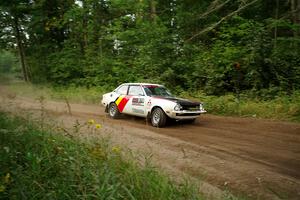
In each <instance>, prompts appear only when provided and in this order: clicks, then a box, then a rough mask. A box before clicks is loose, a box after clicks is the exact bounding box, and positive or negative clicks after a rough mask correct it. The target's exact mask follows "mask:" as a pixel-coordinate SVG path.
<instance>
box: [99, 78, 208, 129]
mask: <svg viewBox="0 0 300 200" xmlns="http://www.w3.org/2000/svg"><path fill="white" fill-rule="evenodd" d="M102 104H103V105H104V106H105V112H108V113H109V115H110V117H112V118H118V117H119V115H120V114H121V113H124V114H129V115H135V116H140V117H147V118H148V119H150V120H151V123H152V125H153V126H155V127H163V126H164V125H165V124H166V121H167V118H168V117H169V118H171V119H175V120H190V121H193V120H195V119H196V118H197V117H198V116H199V115H200V114H202V113H205V112H206V111H205V110H204V108H203V105H202V103H199V102H193V101H189V100H186V99H181V98H176V97H174V96H172V95H171V93H170V92H169V91H168V90H167V89H166V88H165V87H164V86H162V85H158V84H151V83H124V84H122V85H120V86H119V87H117V88H116V89H115V90H114V91H113V92H110V93H106V94H104V95H103V98H102Z"/></svg>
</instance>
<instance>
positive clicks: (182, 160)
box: [0, 90, 300, 199]
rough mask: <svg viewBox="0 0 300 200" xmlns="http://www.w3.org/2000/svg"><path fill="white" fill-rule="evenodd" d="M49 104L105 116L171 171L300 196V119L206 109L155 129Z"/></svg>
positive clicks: (81, 115) (60, 110)
mask: <svg viewBox="0 0 300 200" xmlns="http://www.w3.org/2000/svg"><path fill="white" fill-rule="evenodd" d="M0 94H2V100H1V99H0V100H1V102H2V103H1V104H2V107H3V105H8V104H9V105H10V106H11V107H15V108H17V109H25V110H28V111H32V112H35V111H36V112H37V111H38V110H39V109H40V108H41V105H40V103H39V102H38V101H37V100H34V99H30V98H24V97H12V98H7V96H9V95H7V94H5V93H4V92H3V91H2V92H1V90H0ZM4 94H5V95H4ZM0 96H1V95H0ZM44 106H45V109H46V110H47V111H48V113H49V115H52V116H54V118H55V120H60V121H63V122H64V123H65V124H69V126H72V124H73V123H74V121H75V120H78V119H79V120H82V121H86V120H87V119H89V118H95V119H97V120H100V121H101V123H102V124H103V127H104V131H106V132H107V131H108V132H109V133H110V135H111V137H112V139H113V140H115V141H116V142H117V143H121V144H123V145H126V146H128V147H129V148H131V149H133V150H135V151H140V152H148V153H149V152H150V153H151V156H152V157H153V160H154V162H155V163H157V165H159V166H160V167H162V168H163V169H164V170H166V171H167V172H170V174H173V175H176V174H179V173H180V174H188V175H189V176H191V177H194V178H196V179H201V180H202V181H203V182H207V183H209V184H211V185H213V186H217V187H218V188H221V189H222V190H224V189H225V190H226V189H229V190H230V191H233V192H234V193H235V194H241V195H245V196H247V197H249V198H250V199H300V124H296V123H289V122H280V121H269V120H259V119H249V118H235V117H219V116H213V115H209V114H206V115H203V116H201V117H200V118H199V119H198V120H197V121H196V122H195V123H194V124H184V123H172V124H169V125H168V126H167V127H166V128H153V127H151V126H150V125H147V124H146V121H145V120H144V119H140V118H135V117H130V116H125V117H123V118H122V119H119V120H112V119H109V118H108V117H107V115H106V113H105V112H104V108H103V107H101V106H100V105H82V104H71V105H70V106H71V111H72V115H68V114H67V112H68V109H67V106H66V103H64V102H56V101H46V102H45V103H44ZM211 188H212V187H207V185H205V184H203V185H202V191H203V192H204V193H205V192H207V193H214V192H211V191H208V190H211ZM213 190H214V189H213ZM214 191H217V189H216V190H214ZM212 195H215V194H212ZM215 197H216V196H215ZM215 197H212V198H213V199H214V198H215Z"/></svg>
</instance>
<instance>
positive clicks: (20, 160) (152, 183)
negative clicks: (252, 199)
mask: <svg viewBox="0 0 300 200" xmlns="http://www.w3.org/2000/svg"><path fill="white" fill-rule="evenodd" d="M0 127H1V129H0V146H1V149H0V163H1V165H0V178H1V179H0V199H8V198H9V199H20V198H26V199H27V198H28V199H44V198H47V199H78V198H80V199H90V198H91V199H94V198H95V199H155V200H157V199H201V197H199V195H198V192H197V189H196V187H195V186H193V185H190V184H189V183H187V182H185V183H183V184H182V185H181V186H178V185H176V184H174V183H173V182H172V181H171V180H170V179H169V178H168V177H166V176H165V175H162V174H161V173H159V172H158V171H157V170H156V169H155V168H154V167H152V166H151V165H150V164H149V162H146V165H145V166H143V167H142V166H140V165H138V164H137V163H136V162H134V161H132V160H131V159H127V160H126V159H125V158H124V154H123V153H122V150H121V149H120V148H117V147H112V146H111V145H110V144H109V141H108V140H106V139H103V140H100V139H99V141H96V142H95V143H94V144H87V143H82V142H80V141H77V140H71V139H69V138H66V137H64V136H62V135H60V134H53V133H49V132H46V131H42V130H39V129H38V128H37V127H36V126H35V125H34V124H32V123H31V122H29V121H27V120H25V119H22V118H11V117H8V116H6V115H5V114H4V113H0ZM147 163H148V164H147Z"/></svg>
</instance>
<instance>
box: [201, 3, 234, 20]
mask: <svg viewBox="0 0 300 200" xmlns="http://www.w3.org/2000/svg"><path fill="white" fill-rule="evenodd" d="M229 1H231V0H227V1H225V2H224V3H222V4H220V5H218V6H216V7H215V8H213V9H211V10H208V11H206V12H205V13H203V14H202V15H200V16H199V17H198V18H199V19H202V18H204V17H206V16H207V15H210V14H211V13H213V12H215V11H216V10H219V9H220V8H222V7H223V6H224V5H226V4H227V3H228V2H229Z"/></svg>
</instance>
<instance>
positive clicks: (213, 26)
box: [185, 0, 259, 42]
mask: <svg viewBox="0 0 300 200" xmlns="http://www.w3.org/2000/svg"><path fill="white" fill-rule="evenodd" d="M257 1H259V0H253V1H251V2H250V3H247V4H245V5H243V6H241V7H239V8H238V9H237V10H235V11H233V12H232V13H230V14H228V15H226V16H225V17H223V18H222V19H221V20H219V21H218V22H216V23H214V24H212V25H211V26H209V27H207V28H205V29H203V30H202V31H200V32H198V33H196V34H195V35H193V36H192V37H190V38H189V39H187V40H185V42H188V41H191V40H193V39H194V38H196V37H198V36H200V35H202V34H204V33H207V32H209V31H211V30H213V29H215V28H216V27H217V26H219V25H220V24H221V23H222V22H224V21H225V20H227V19H229V18H230V17H232V16H233V15H235V14H237V13H239V12H241V11H242V10H244V9H245V8H247V7H249V6H251V5H252V4H254V3H256V2H257Z"/></svg>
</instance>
